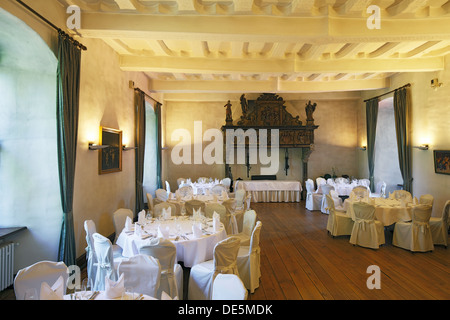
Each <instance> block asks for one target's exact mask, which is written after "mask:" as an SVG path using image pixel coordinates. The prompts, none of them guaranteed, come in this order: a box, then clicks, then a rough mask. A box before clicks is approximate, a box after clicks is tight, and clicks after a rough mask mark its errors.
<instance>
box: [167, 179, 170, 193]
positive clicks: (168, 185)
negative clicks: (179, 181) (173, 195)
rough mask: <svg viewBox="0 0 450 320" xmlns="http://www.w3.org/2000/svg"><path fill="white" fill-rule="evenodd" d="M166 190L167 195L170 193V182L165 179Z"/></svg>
mask: <svg viewBox="0 0 450 320" xmlns="http://www.w3.org/2000/svg"><path fill="white" fill-rule="evenodd" d="M166 192H167V195H169V194H170V184H169V182H168V181H166Z"/></svg>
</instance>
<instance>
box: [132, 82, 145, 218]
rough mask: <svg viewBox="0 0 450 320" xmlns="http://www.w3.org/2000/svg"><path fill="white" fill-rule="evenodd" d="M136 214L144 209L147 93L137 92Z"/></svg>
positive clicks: (135, 96) (135, 95)
mask: <svg viewBox="0 0 450 320" xmlns="http://www.w3.org/2000/svg"><path fill="white" fill-rule="evenodd" d="M134 102H135V130H136V133H135V144H134V145H135V147H137V148H136V156H135V170H136V204H135V206H136V214H137V213H138V212H140V211H141V210H143V209H144V188H143V181H144V154H145V93H144V92H142V91H141V90H135V93H134Z"/></svg>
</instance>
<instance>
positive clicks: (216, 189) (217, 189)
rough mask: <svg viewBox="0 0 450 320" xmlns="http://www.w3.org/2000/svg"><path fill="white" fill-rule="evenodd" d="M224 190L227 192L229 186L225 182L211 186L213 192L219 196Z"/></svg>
mask: <svg viewBox="0 0 450 320" xmlns="http://www.w3.org/2000/svg"><path fill="white" fill-rule="evenodd" d="M224 191H225V192H227V188H225V186H224V185H223V184H216V185H215V186H213V187H212V188H211V193H212V194H215V195H218V196H221V195H222V192H224Z"/></svg>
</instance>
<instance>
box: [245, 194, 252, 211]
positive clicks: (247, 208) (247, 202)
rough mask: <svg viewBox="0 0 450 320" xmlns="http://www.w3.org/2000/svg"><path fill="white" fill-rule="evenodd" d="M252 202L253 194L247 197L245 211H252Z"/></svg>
mask: <svg viewBox="0 0 450 320" xmlns="http://www.w3.org/2000/svg"><path fill="white" fill-rule="evenodd" d="M251 202H252V194H251V193H249V194H247V196H246V197H245V210H250V204H251Z"/></svg>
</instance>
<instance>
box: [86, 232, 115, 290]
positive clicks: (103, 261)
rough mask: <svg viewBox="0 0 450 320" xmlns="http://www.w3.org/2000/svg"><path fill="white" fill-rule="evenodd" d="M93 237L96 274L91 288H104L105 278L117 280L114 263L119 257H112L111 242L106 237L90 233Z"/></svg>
mask: <svg viewBox="0 0 450 320" xmlns="http://www.w3.org/2000/svg"><path fill="white" fill-rule="evenodd" d="M92 238H93V239H94V250H95V254H96V256H97V274H96V276H95V282H94V283H93V285H94V288H93V290H97V291H98V290H104V289H105V278H106V277H107V278H108V279H110V280H113V281H117V273H116V263H119V259H117V260H116V259H114V254H113V248H112V243H111V241H109V239H108V238H106V237H105V236H102V235H101V234H99V233H94V234H93V235H92Z"/></svg>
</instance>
